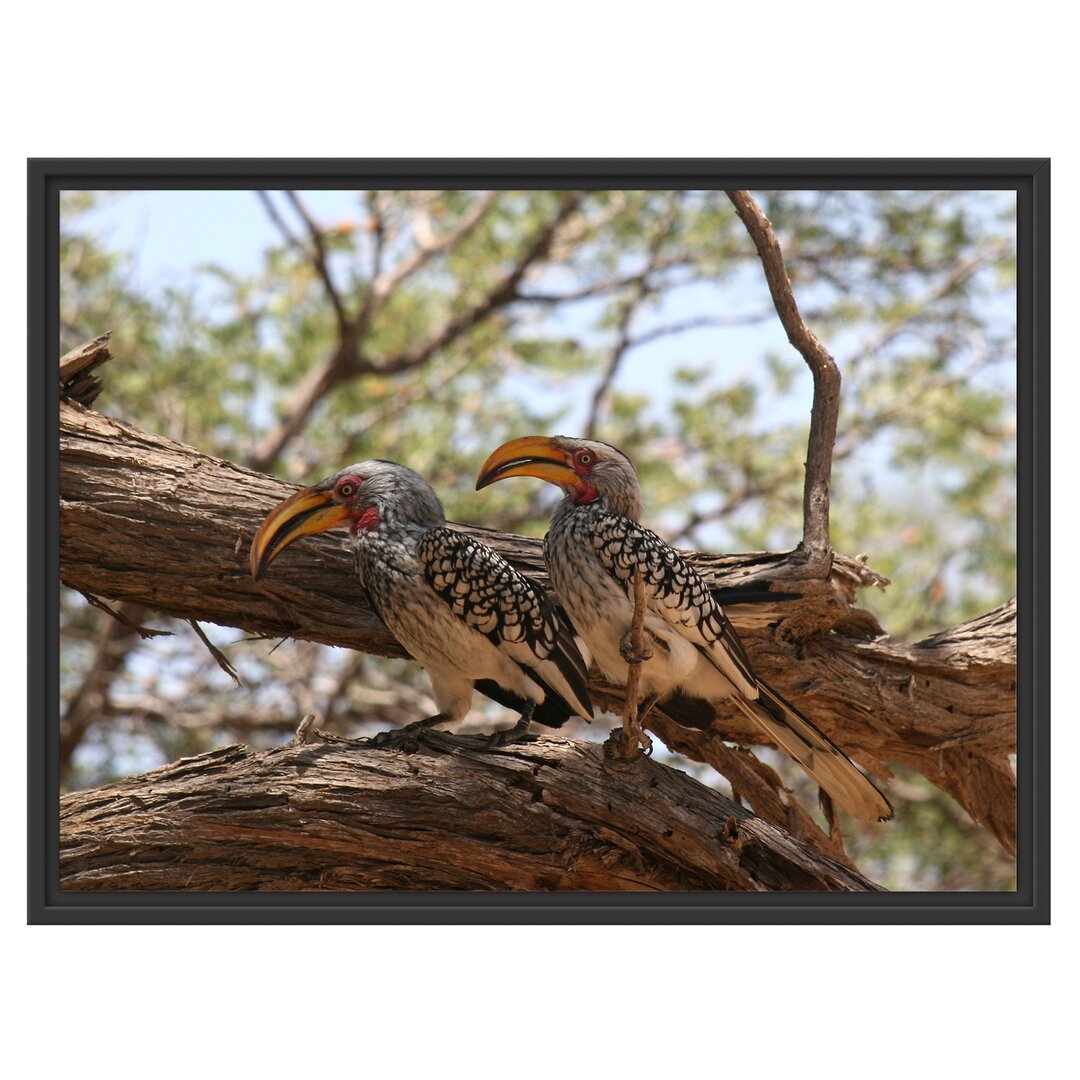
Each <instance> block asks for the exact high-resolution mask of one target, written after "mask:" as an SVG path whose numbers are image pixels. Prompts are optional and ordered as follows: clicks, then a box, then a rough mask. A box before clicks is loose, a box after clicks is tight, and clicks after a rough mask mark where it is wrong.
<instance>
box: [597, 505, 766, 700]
mask: <svg viewBox="0 0 1080 1080" xmlns="http://www.w3.org/2000/svg"><path fill="white" fill-rule="evenodd" d="M591 524H592V526H593V528H592V533H591V535H592V544H593V548H594V550H595V551H596V554H597V556H598V557H599V559H600V562H601V564H602V565H603V567H604V568H605V569H606V570H607V572H608V573H609V574H610V575H611V576H612V577H613V578H614V579H615V580H616V581H617V582H619V584H620V585H621V586H622V587H623V589H625V591H626V595H627V597H628V598H630V599H631V600H632V599H633V595H634V591H633V589H634V586H633V581H634V575H635V574H636V573H638V572H639V571H640V572H641V573H642V575H643V578H644V584H645V598H646V600H647V602H648V605H649V610H650V611H651V612H653V614H655V615H659V616H660V617H661V618H662V619H664V620H665V621H666V622H668V623H670V624H671V625H672V626H675V627H677V628H678V629H679V631H680V632H681V633H682V635H683V636H684V637H685V638H686V639H687V640H688V641H692V642H693V643H694V644H695V645H697V646H698V647H699V648H700V649H701V651H702V652H703V653H704V654H705V655H706V656H707V657H708V658H709V660H710V661H711V662H712V663H713V664H714V665H715V666H716V667H717V668H718V669H719V670H720V671H721V672H722V673H723V674H724V675H725V676H726V677H727V678H728V679H730V680H731V682H732V683H733V684H734V685H735V687H736V689H738V690H740V691H741V692H742V693H743V694H744V695H745V696H746V697H749V698H756V697H757V696H758V680H757V678H756V676H755V675H754V672H753V669H752V668H751V667H750V659H749V657H748V656H747V655H746V650H745V648H744V647H743V643H742V642H741V641H740V640H739V635H738V634H737V633H736V631H735V627H734V626H732V625H731V620H730V619H728V617H727V616H726V615H725V614H724V612H723V609H722V608H721V607H720V605H719V604H717V603H716V601H715V600H714V599H713V596H712V593H711V592H710V590H709V586H708V585H707V584H706V582H705V579H704V578H702V576H701V575H700V574H699V573H698V572H697V571H696V570H695V569H694V568H693V567H692V566H691V565H690V564H689V563H688V562H687V561H686V560H685V559H684V558H683V557H682V556H681V555H680V554H679V553H678V552H677V551H676V550H675V549H674V548H672V547H670V546H669V545H668V544H666V543H665V542H664V541H663V540H662V539H661V538H660V537H659V536H657V535H656V533H654V532H652V531H651V530H650V529H646V528H645V527H644V526H642V525H639V524H637V522H635V521H631V520H630V518H627V517H623V516H622V515H620V514H612V513H610V512H608V511H600V512H599V513H596V514H595V515H594V516H593V519H592V522H591Z"/></svg>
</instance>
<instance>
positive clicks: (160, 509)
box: [60, 403, 1016, 852]
mask: <svg viewBox="0 0 1080 1080" xmlns="http://www.w3.org/2000/svg"><path fill="white" fill-rule="evenodd" d="M60 436H61V438H60V491H61V505H60V572H61V578H62V580H63V581H64V583H65V584H67V585H69V586H71V587H73V588H76V589H80V590H82V591H83V592H86V593H92V594H94V595H96V596H103V597H108V598H110V599H113V600H128V601H132V602H134V603H138V604H145V605H147V606H149V607H152V608H154V609H156V610H158V611H160V612H163V613H165V614H168V615H173V616H176V617H178V618H182V619H192V618H193V619H198V620H200V621H204V622H216V623H219V624H221V625H224V626H235V627H240V628H242V629H244V630H247V631H249V632H255V633H262V634H266V635H268V636H271V637H287V636H292V637H298V638H305V639H307V640H311V641H319V642H323V643H324V644H328V645H339V646H344V647H347V648H352V649H358V650H361V651H363V652H370V653H376V654H380V655H384V656H401V655H404V654H403V653H402V651H401V649H400V647H399V646H398V644H397V642H396V641H395V640H394V638H393V637H392V636H391V635H390V633H389V631H388V630H387V629H386V627H385V626H384V625H383V624H382V622H381V621H380V620H379V619H378V618H377V616H375V615H374V613H373V612H372V611H371V610H370V609H369V608H368V607H367V606H366V605H365V604H364V602H363V599H362V598H361V595H360V589H359V588H358V586H357V582H356V577H355V574H354V572H353V569H352V564H351V559H350V557H349V555H348V554H347V553H346V551H345V550H344V547H343V545H342V543H341V541H340V539H336V538H333V537H316V538H312V539H311V540H310V541H307V542H305V543H304V544H296V545H294V546H293V547H291V548H289V549H288V550H287V551H285V552H284V553H283V554H282V555H281V557H280V559H279V560H278V562H277V563H276V564H275V570H276V571H277V572H276V573H275V574H272V575H270V577H268V578H267V579H266V580H265V581H263V582H262V583H261V584H256V582H254V581H253V580H252V578H251V575H250V573H249V572H248V569H247V550H248V547H249V545H250V543H251V538H252V536H253V535H254V534H255V531H256V529H257V528H258V525H259V523H260V522H261V521H262V518H263V516H264V515H265V514H266V513H267V511H269V510H270V509H271V508H272V507H273V506H275V505H276V504H277V503H279V502H281V500H283V499H284V498H285V497H286V496H288V495H289V494H291V493H292V492H293V491H294V490H296V489H295V488H293V487H291V486H290V485H287V484H284V483H282V482H281V481H278V480H275V479H273V478H271V477H268V476H263V475H261V474H259V473H256V472H252V471H250V470H248V469H243V468H241V467H239V466H237V465H234V464H231V463H230V462H227V461H222V460H221V459H218V458H213V457H209V456H208V455H205V454H201V453H199V452H197V451H195V450H192V449H191V448H190V447H186V446H182V445H180V444H179V443H174V442H171V441H170V440H168V439H164V438H161V437H160V436H156V435H151V434H148V433H146V432H143V431H139V430H138V429H136V428H133V427H130V426H128V425H126V424H123V423H121V422H120V421H117V420H111V419H108V418H107V417H104V416H101V415H100V414H98V413H94V412H91V411H88V410H86V409H83V408H81V407H79V406H76V405H70V404H67V403H62V404H61V406H60ZM469 531H472V532H474V533H475V534H476V535H478V536H479V537H481V538H482V539H483V541H484V542H485V543H487V544H489V545H490V546H491V547H493V548H495V550H497V551H498V552H499V553H500V554H502V555H503V556H505V557H506V558H507V559H509V560H510V562H512V563H513V564H514V565H515V566H517V567H518V568H519V569H521V570H523V571H525V572H527V573H530V574H532V575H534V576H535V577H537V578H538V579H540V580H544V579H545V573H544V569H543V558H542V554H541V545H540V542H539V541H537V540H530V539H526V538H524V537H514V536H503V535H500V534H498V533H493V532H490V531H486V530H481V529H472V530H469ZM691 561H692V562H693V564H694V566H695V567H696V568H697V569H698V570H699V571H700V572H701V573H702V574H703V575H704V576H705V577H706V579H707V580H709V581H710V582H712V583H716V584H722V585H725V586H732V585H737V584H744V583H747V582H755V581H763V580H770V581H773V582H776V583H778V584H779V585H780V586H781V587H783V588H793V589H794V590H795V591H797V592H799V593H800V594H801V598H800V599H799V600H795V601H786V602H780V603H777V604H753V605H746V606H744V607H743V608H739V607H737V606H732V607H729V608H728V613H729V614H730V616H731V618H732V621H733V622H734V623H735V625H736V627H737V628H738V630H739V632H740V633H741V634H742V635H743V637H744V641H745V643H746V646H747V651H748V652H749V654H750V659H751V662H752V663H753V664H754V667H755V670H757V671H758V672H759V674H760V675H761V676H762V677H763V678H765V679H766V680H767V681H769V682H770V683H772V684H774V685H775V686H776V688H777V689H778V690H779V691H780V692H781V693H783V694H784V696H785V697H788V698H790V699H791V701H792V702H793V703H794V704H795V705H796V707H798V708H800V709H803V710H804V711H805V712H806V713H807V715H809V716H810V717H811V718H812V719H813V721H814V723H816V724H818V725H819V726H820V727H821V728H822V729H823V730H824V731H825V732H826V733H827V734H829V735H830V737H832V738H833V739H834V740H835V741H836V742H837V743H838V744H839V745H840V746H841V747H843V749H844V751H845V752H846V753H847V754H848V755H849V756H850V757H852V758H853V759H854V760H855V761H856V762H858V763H859V764H861V765H863V766H864V767H865V768H867V769H868V770H869V771H870V772H871V774H872V775H874V776H877V777H879V778H884V777H887V775H888V770H887V767H886V765H885V763H886V762H903V763H905V764H909V765H911V766H913V767H914V768H916V769H918V770H919V771H920V772H921V773H922V774H923V775H925V776H927V777H928V778H929V779H930V780H931V781H932V782H933V783H935V784H937V785H938V786H939V787H941V788H943V789H944V790H945V791H948V792H949V793H950V794H951V795H953V796H954V797H955V798H956V799H957V800H958V801H959V803H960V804H961V805H962V806H963V807H964V808H965V809H966V810H967V812H968V813H969V814H971V816H972V817H973V818H974V819H975V820H976V821H978V822H981V823H983V824H985V825H987V826H988V827H990V828H991V829H993V831H994V833H995V835H996V836H997V837H998V839H999V840H1000V841H1001V843H1002V844H1003V845H1004V846H1005V847H1006V849H1007V850H1009V851H1010V852H1012V851H1014V850H1015V839H1016V822H1015V812H1016V811H1015V807H1016V782H1015V778H1014V776H1013V774H1012V769H1011V767H1010V765H1009V761H1008V755H1009V754H1011V753H1014V752H1015V750H1016V655H1015V623H1016V610H1015V605H1014V604H1013V603H1009V604H1006V605H1004V606H1003V607H1002V608H1000V609H998V610H997V611H995V612H991V613H989V614H988V615H985V616H983V617H981V618H980V619H976V620H973V621H972V622H970V623H967V624H965V625H964V626H962V627H957V628H955V629H953V630H950V631H946V632H945V633H943V634H939V635H937V636H935V637H934V638H931V639H929V640H928V641H926V642H923V643H922V644H920V645H916V646H902V645H893V644H889V643H887V642H878V641H873V642H872V641H867V640H859V638H860V637H862V638H865V637H866V636H867V634H872V633H873V632H874V631H875V630H876V629H878V628H877V624H876V622H875V621H874V620H873V618H872V617H871V616H869V615H868V614H867V613H866V612H863V611H860V610H858V609H856V608H852V606H851V604H852V601H853V600H854V597H855V592H856V590H857V589H858V588H860V587H865V586H869V585H874V584H877V583H879V582H881V581H882V579H881V578H880V577H878V576H877V575H875V574H874V573H873V571H871V570H870V569H869V568H868V567H866V566H865V565H864V564H863V562H861V561H859V560H856V559H849V558H845V557H843V556H839V555H838V556H835V557H834V559H833V563H832V569H831V576H830V577H829V578H827V579H822V578H818V577H815V576H813V575H812V574H811V572H810V571H809V570H808V568H807V566H806V564H805V563H804V562H803V561H802V560H800V558H799V557H798V556H793V555H782V554H760V555H746V554H744V555H728V556H716V555H695V556H691ZM828 631H832V632H831V633H830V632H828ZM590 688H591V689H592V692H593V694H594V700H596V702H597V704H601V705H604V706H605V707H608V708H613V709H615V710H617V711H618V710H621V708H622V696H621V694H620V693H619V692H616V691H613V690H612V689H611V688H610V687H608V688H606V689H605V687H604V686H603V684H602V683H601V682H599V681H598V680H596V679H594V680H593V681H592V682H591V683H590ZM723 722H724V732H723V734H724V736H725V737H728V738H730V739H732V740H735V741H738V742H741V743H754V742H759V741H760V739H761V736H760V734H759V733H758V732H757V731H756V730H750V728H749V725H748V721H747V720H746V719H745V718H743V717H742V716H741V715H738V714H737V711H735V712H733V714H732V715H730V716H726V717H724V718H723ZM647 726H648V727H649V728H650V729H651V730H653V731H654V732H656V734H658V735H659V736H660V738H662V739H663V740H664V741H665V742H667V743H668V745H669V746H671V747H672V749H675V750H679V751H680V752H682V753H685V754H687V755H688V756H690V757H693V758H695V759H697V760H699V761H705V762H708V763H709V764H712V765H714V766H716V767H717V768H718V769H721V771H726V769H725V764H726V765H728V766H730V764H731V762H732V760H733V758H732V755H731V753H730V748H723V747H722V745H721V744H720V742H719V740H718V738H717V736H716V735H715V734H710V735H705V734H704V733H699V732H694V731H688V730H685V729H683V730H679V729H675V727H674V725H672V724H670V722H668V723H666V724H665V721H664V718H663V716H662V715H660V714H659V713H656V712H654V713H653V714H652V715H651V716H650V717H649V719H648V722H647ZM744 779H745V782H746V783H747V784H748V785H752V784H754V783H755V782H762V781H761V776H760V773H758V774H757V776H756V778H755V770H753V769H752V768H750V769H746V770H745V778H744ZM744 794H746V796H747V797H748V798H750V799H751V802H752V804H753V805H754V807H755V809H756V810H758V812H759V813H762V814H768V813H769V810H768V807H769V806H772V807H773V811H772V813H773V814H774V815H781V814H784V815H786V814H787V811H785V810H784V809H783V807H782V805H781V804H780V803H779V801H778V800H776V799H775V797H774V798H773V799H771V800H769V799H768V798H767V796H766V794H765V793H764V792H759V797H758V799H756V800H755V799H754V794H753V792H752V791H749V790H748V791H745V792H744ZM773 820H776V821H779V822H780V823H782V824H784V825H785V827H791V822H790V821H789V820H788V819H787V818H786V817H780V816H774V817H773ZM807 820H809V819H808V818H807ZM887 827H888V826H883V828H887ZM805 835H806V837H807V839H808V840H809V839H810V836H809V833H807V834H805Z"/></svg>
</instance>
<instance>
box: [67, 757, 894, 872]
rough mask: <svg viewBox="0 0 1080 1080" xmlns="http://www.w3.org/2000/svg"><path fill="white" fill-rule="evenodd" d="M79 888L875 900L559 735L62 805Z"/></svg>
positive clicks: (243, 766) (161, 784)
mask: <svg viewBox="0 0 1080 1080" xmlns="http://www.w3.org/2000/svg"><path fill="white" fill-rule="evenodd" d="M60 886H61V888H63V889H78V890H89V889H166V890H185V891H191V890H213V891H229V890H251V891H281V890H285V891H299V890H311V889H323V890H333V891H346V892H356V891H362V890H382V889H469V890H529V891H538V890H552V889H558V890H588V891H610V892H652V891H673V890H689V889H717V890H728V889H739V890H747V891H753V892H768V891H773V890H779V889H784V890H791V889H794V890H827V891H841V892H866V891H873V890H876V889H877V886H875V885H873V884H872V883H871V882H869V881H867V880H866V879H865V878H863V877H861V876H860V875H859V874H857V873H855V872H854V871H852V870H849V869H848V868H847V867H845V866H842V865H840V864H839V863H838V862H835V861H834V860H832V859H829V858H827V857H825V856H822V855H820V854H818V853H816V852H814V851H812V850H809V849H806V848H803V847H802V846H800V845H799V844H798V843H796V842H795V841H794V840H792V838H791V837H790V836H788V835H786V834H785V833H783V832H782V831H781V830H779V829H777V828H775V827H774V826H772V825H770V824H768V823H767V822H764V821H762V820H761V819H759V818H755V817H753V816H752V815H750V814H749V813H748V812H747V811H746V810H744V809H742V808H741V807H738V806H736V805H735V804H734V803H732V802H730V801H728V800H727V799H724V798H723V797H722V796H721V795H719V794H717V793H716V792H715V791H712V790H711V789H710V788H707V787H705V786H704V785H703V784H700V783H698V781H696V780H694V779H692V778H691V777H689V776H687V775H686V774H685V773H681V772H678V771H676V770H675V769H670V768H667V767H665V766H662V765H657V764H654V763H652V762H650V761H645V760H643V759H639V760H638V761H637V762H635V763H634V764H633V765H629V766H628V765H625V764H616V763H612V762H610V761H606V760H605V758H604V754H603V751H602V749H601V748H600V747H598V746H594V745H589V744H583V743H577V742H571V741H569V740H566V739H557V738H550V737H545V738H541V739H537V740H535V741H530V742H527V743H524V744H519V745H516V746H515V747H513V748H512V749H511V748H508V749H506V750H501V751H486V752H471V751H461V750H458V751H455V752H453V753H450V754H444V753H428V752H421V753H417V754H412V755H408V756H406V755H403V754H397V753H387V752H385V751H377V750H361V749H357V748H352V747H342V746H339V745H335V744H323V745H316V746H311V745H309V746H296V747H293V746H290V747H285V748H282V749H278V750H270V751H262V752H259V753H253V752H251V751H249V750H247V749H246V748H245V747H243V746H229V747H225V748H223V749H221V750H216V751H214V752H212V753H209V754H204V755H202V756H201V757H195V758H185V759H183V760H181V761H178V762H176V763H174V764H172V765H167V766H165V767H164V768H161V769H155V770H154V771H153V772H149V773H145V774H143V775H142V776H135V777H129V778H128V779H126V780H123V781H120V782H119V783H116V784H112V785H110V786H109V787H105V788H99V789H97V790H94V791H83V792H76V793H74V794H71V795H66V796H64V797H63V798H62V799H61V805H60Z"/></svg>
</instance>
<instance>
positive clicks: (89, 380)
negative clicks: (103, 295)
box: [60, 330, 112, 405]
mask: <svg viewBox="0 0 1080 1080" xmlns="http://www.w3.org/2000/svg"><path fill="white" fill-rule="evenodd" d="M110 337H112V331H111V330H110V331H109V332H108V333H107V334H102V335H101V336H100V337H96V338H94V339H93V341H87V342H84V343H83V344H82V345H79V346H78V347H77V348H74V349H72V350H71V352H69V353H67V354H65V355H64V356H62V357H61V358H60V393H61V394H62V395H64V396H65V397H67V398H70V399H71V400H72V401H77V402H79V403H80V404H81V405H92V404H93V403H94V400H95V399H96V398H97V396H98V394H100V393H101V388H102V385H103V384H102V382H101V379H99V378H98V376H96V375H93V374H91V372H92V371H93V370H94V368H96V367H100V366H101V365H102V364H104V363H105V361H106V360H110V359H111V358H112V353H110V352H109V338H110Z"/></svg>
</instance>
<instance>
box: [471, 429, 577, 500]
mask: <svg viewBox="0 0 1080 1080" xmlns="http://www.w3.org/2000/svg"><path fill="white" fill-rule="evenodd" d="M510 476H535V477H537V478H538V479H540V480H546V481H547V482H548V483H549V484H555V485H557V486H558V487H577V485H578V484H579V483H580V477H579V476H578V474H577V473H576V472H574V470H573V468H572V467H571V465H570V457H569V455H568V454H567V453H566V451H565V450H563V449H561V448H560V447H559V446H557V445H556V443H555V441H554V440H553V439H549V438H548V437H547V436H546V435H526V436H525V437H524V438H521V439H511V440H510V442H508V443H503V444H502V446H500V447H499V449H498V450H496V451H495V452H494V453H493V454H492V455H491V456H490V457H489V458H488V459H487V461H485V462H484V466H483V468H482V469H481V470H480V475H479V476H478V477H477V478H476V490H477V491H479V490H480V489H481V488H486V487H487V486H488V485H489V484H494V483H495V482H496V481H497V480H505V479H507V477H510Z"/></svg>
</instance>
